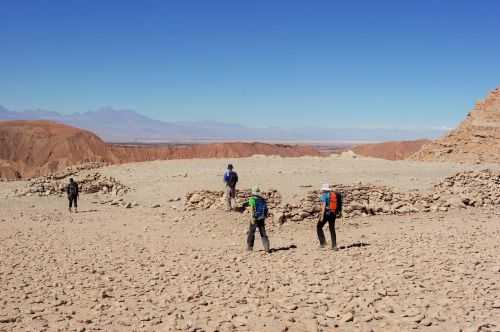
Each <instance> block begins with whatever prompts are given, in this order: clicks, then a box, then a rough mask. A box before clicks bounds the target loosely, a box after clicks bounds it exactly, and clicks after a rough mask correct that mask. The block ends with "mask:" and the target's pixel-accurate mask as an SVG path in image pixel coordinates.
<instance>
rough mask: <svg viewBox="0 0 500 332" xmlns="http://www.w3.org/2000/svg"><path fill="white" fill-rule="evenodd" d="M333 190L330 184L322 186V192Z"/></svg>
mask: <svg viewBox="0 0 500 332" xmlns="http://www.w3.org/2000/svg"><path fill="white" fill-rule="evenodd" d="M331 190H332V188H330V185H329V184H328V183H325V184H323V185H322V186H321V191H331Z"/></svg>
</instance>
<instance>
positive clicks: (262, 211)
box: [247, 187, 270, 253]
mask: <svg viewBox="0 0 500 332" xmlns="http://www.w3.org/2000/svg"><path fill="white" fill-rule="evenodd" d="M248 205H249V206H250V208H251V209H252V211H251V213H252V216H251V219H250V227H249V229H248V236H247V250H248V251H252V250H253V244H254V242H255V231H256V230H257V228H258V229H259V233H260V238H261V239H262V245H263V246H264V250H265V251H266V252H267V253H269V252H270V248H269V238H268V237H267V234H266V225H265V222H266V217H267V214H268V209H267V202H266V200H265V199H264V198H263V197H262V196H261V193H260V189H259V187H255V188H253V189H252V197H250V199H249V200H248Z"/></svg>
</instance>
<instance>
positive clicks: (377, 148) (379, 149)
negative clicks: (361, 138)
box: [352, 139, 431, 160]
mask: <svg viewBox="0 0 500 332" xmlns="http://www.w3.org/2000/svg"><path fill="white" fill-rule="evenodd" d="M430 142H431V141H430V140H425V139H422V140H416V141H394V142H383V143H375V144H360V145H356V146H354V147H353V149H352V150H353V151H354V152H355V153H356V154H357V155H360V156H365V157H374V158H380V159H388V160H403V159H406V158H408V157H409V156H411V155H412V154H414V153H415V152H417V151H419V150H420V149H421V148H422V146H423V145H424V144H428V143H430Z"/></svg>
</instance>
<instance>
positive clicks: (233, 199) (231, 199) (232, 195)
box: [229, 187, 236, 209]
mask: <svg viewBox="0 0 500 332" xmlns="http://www.w3.org/2000/svg"><path fill="white" fill-rule="evenodd" d="M229 193H230V195H229V203H230V205H231V209H234V208H236V188H235V187H231V188H230V189H229ZM233 202H234V204H233Z"/></svg>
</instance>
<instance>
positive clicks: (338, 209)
mask: <svg viewBox="0 0 500 332" xmlns="http://www.w3.org/2000/svg"><path fill="white" fill-rule="evenodd" d="M320 200H321V211H320V215H319V220H318V225H317V226H316V231H317V233H318V239H319V245H320V247H321V248H324V247H325V245H326V240H325V233H323V226H325V224H326V223H327V222H328V227H329V228H330V235H331V237H332V249H333V250H335V251H337V250H338V249H337V234H336V233H335V219H336V218H337V216H339V217H340V216H341V215H342V196H341V195H340V193H338V192H335V191H332V189H331V188H330V185H329V184H324V185H323V186H322V187H321V197H320Z"/></svg>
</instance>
